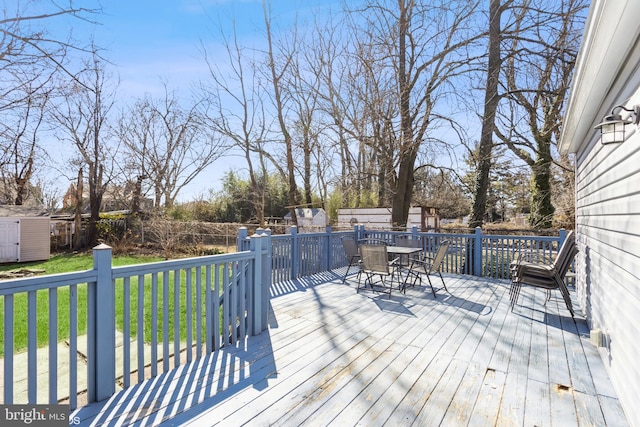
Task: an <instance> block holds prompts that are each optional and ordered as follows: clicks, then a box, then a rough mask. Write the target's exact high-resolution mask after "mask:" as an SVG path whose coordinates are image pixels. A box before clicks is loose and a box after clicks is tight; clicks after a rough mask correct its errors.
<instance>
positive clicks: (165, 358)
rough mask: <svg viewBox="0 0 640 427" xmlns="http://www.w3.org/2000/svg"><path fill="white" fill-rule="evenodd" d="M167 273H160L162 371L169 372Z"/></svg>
mask: <svg viewBox="0 0 640 427" xmlns="http://www.w3.org/2000/svg"><path fill="white" fill-rule="evenodd" d="M169 366H170V365H169V272H168V271H165V272H163V273H162V371H163V372H168V371H169Z"/></svg>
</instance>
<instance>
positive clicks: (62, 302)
mask: <svg viewBox="0 0 640 427" xmlns="http://www.w3.org/2000/svg"><path fill="white" fill-rule="evenodd" d="M161 260H163V258H161V257H149V256H134V255H127V256H117V257H114V258H113V265H114V266H121V265H131V264H140V263H146V262H154V261H161ZM91 268H93V256H92V255H91V254H73V255H69V254H65V255H56V256H54V257H52V258H50V259H49V260H48V261H41V262H31V263H22V264H4V265H1V266H0V271H10V270H20V269H34V270H44V271H45V273H44V274H56V273H66V272H74V271H82V270H88V269H91ZM183 274H184V273H183ZM170 276H171V275H170ZM169 279H170V281H169V285H170V287H171V288H173V277H169ZM147 282H148V283H147ZM160 283H161V285H160V286H159V287H158V288H159V289H160V290H159V292H160V295H162V293H161V292H162V281H161V280H160ZM131 284H132V286H131V291H130V293H131V309H132V317H131V319H132V321H131V331H132V334H134V333H135V331H136V326H137V322H136V315H135V313H136V312H135V309H136V308H137V291H138V289H137V279H134V280H132V283H131ZM0 286H1V283H0ZM123 288H124V286H123V284H122V281H119V283H117V284H116V319H117V322H116V325H117V327H118V329H122V328H123V321H124V312H123V311H124V309H123V306H124V303H123V300H124V295H123ZM77 293H78V295H77V299H78V325H77V328H78V334H84V333H86V330H87V305H86V301H87V285H78V286H77ZM57 294H58V295H57V298H58V310H57V311H58V316H57V322H58V328H57V330H58V341H62V340H64V339H66V338H68V337H69V335H70V328H69V325H70V319H69V304H70V296H69V295H70V288H69V287H68V286H64V287H61V288H58V292H57ZM181 295H182V297H181V299H182V300H184V290H182V291H181ZM161 304H162V303H161V302H160V308H159V310H158V311H159V312H160V316H159V323H160V324H162V322H161V321H162V315H161V314H162V305H161ZM27 306H28V295H27V294H26V293H20V294H17V295H15V296H14V349H15V351H16V352H19V351H22V350H24V349H26V348H27V338H28V333H27V330H28V323H27V321H28V310H27ZM150 311H151V279H150V278H148V279H146V278H145V312H146V313H149V312H150ZM182 311H184V308H183V309H182ZM169 314H170V316H169V317H168V320H170V322H171V327H173V323H172V322H173V320H172V319H171V318H172V314H173V291H172V290H171V291H170V296H169ZM36 317H37V337H38V339H37V342H38V346H39V347H40V346H44V345H47V344H48V340H49V291H48V290H41V291H38V292H37V293H36ZM145 323H148V322H145ZM147 326H148V328H149V332H148V333H150V330H151V326H150V325H147ZM170 330H171V331H172V329H170ZM148 333H147V332H146V331H145V336H149V335H147V334H148ZM0 337H4V297H2V298H0ZM3 354H4V347H3V345H0V357H1V356H2V355H3Z"/></svg>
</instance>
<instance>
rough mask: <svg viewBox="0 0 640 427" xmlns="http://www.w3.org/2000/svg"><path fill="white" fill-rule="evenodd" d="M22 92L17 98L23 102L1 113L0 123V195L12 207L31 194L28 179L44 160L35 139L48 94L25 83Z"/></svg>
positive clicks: (38, 135)
mask: <svg viewBox="0 0 640 427" xmlns="http://www.w3.org/2000/svg"><path fill="white" fill-rule="evenodd" d="M22 89H23V90H24V91H26V93H25V94H24V95H21V98H23V100H24V101H23V102H19V103H15V104H14V105H13V108H11V109H10V110H9V109H7V110H5V112H4V117H5V120H4V121H3V122H2V123H1V124H0V147H2V151H3V154H1V155H0V174H1V176H2V183H3V186H4V187H5V188H4V189H3V194H4V195H5V196H4V198H5V199H7V198H12V199H13V200H12V201H11V203H13V204H16V205H22V204H23V203H24V202H25V201H26V200H28V199H29V198H30V196H32V195H33V194H32V193H33V190H34V189H35V188H34V187H33V185H32V183H31V180H32V178H33V176H34V173H35V172H36V169H37V168H38V166H41V165H42V163H43V161H44V159H45V158H46V157H47V156H46V153H45V152H44V151H43V150H42V149H41V148H40V144H39V138H40V134H41V130H42V128H43V122H44V116H45V111H46V105H47V103H48V101H49V98H50V93H49V92H48V91H47V92H45V91H37V90H35V88H32V87H31V85H29V84H27V85H25V86H24V87H23V88H22ZM6 201H8V200H6Z"/></svg>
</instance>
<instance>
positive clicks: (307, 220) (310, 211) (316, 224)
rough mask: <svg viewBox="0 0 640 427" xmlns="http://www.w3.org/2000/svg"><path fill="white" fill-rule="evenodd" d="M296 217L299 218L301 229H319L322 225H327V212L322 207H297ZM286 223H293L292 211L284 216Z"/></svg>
mask: <svg viewBox="0 0 640 427" xmlns="http://www.w3.org/2000/svg"><path fill="white" fill-rule="evenodd" d="M296 218H297V220H298V228H301V229H304V228H305V227H307V228H309V229H311V228H313V229H316V230H317V229H318V228H320V227H322V228H324V227H326V226H327V213H326V212H325V211H324V209H322V208H296ZM284 223H285V224H287V225H290V224H291V212H289V213H288V214H286V215H285V216H284ZM323 231H324V230H323Z"/></svg>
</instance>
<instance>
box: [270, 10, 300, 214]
mask: <svg viewBox="0 0 640 427" xmlns="http://www.w3.org/2000/svg"><path fill="white" fill-rule="evenodd" d="M263 10H264V23H265V28H266V35H267V46H268V47H267V68H268V77H269V78H270V82H271V85H272V89H273V92H272V94H271V96H272V101H273V107H274V108H275V114H276V117H277V121H278V126H279V130H280V132H281V134H282V142H283V144H284V147H285V152H286V171H287V175H286V179H287V182H288V184H289V211H290V213H291V222H292V223H293V224H294V225H297V224H298V218H297V216H296V206H297V205H298V186H297V184H296V175H295V173H296V169H295V164H294V159H293V139H292V138H291V132H290V131H289V125H288V124H287V121H286V118H285V116H286V111H285V109H286V108H287V106H286V105H285V104H286V102H285V98H284V95H283V91H284V90H283V86H284V85H285V84H286V80H285V75H286V73H287V71H288V69H289V67H290V66H291V63H292V60H293V57H294V55H295V50H294V48H283V49H279V53H280V54H281V57H278V58H276V55H277V52H276V45H275V43H274V40H273V32H272V30H271V15H270V13H269V10H268V7H267V3H266V0H263ZM289 46H291V47H293V46H296V41H295V39H294V40H292V41H291V43H290V45H289Z"/></svg>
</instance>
